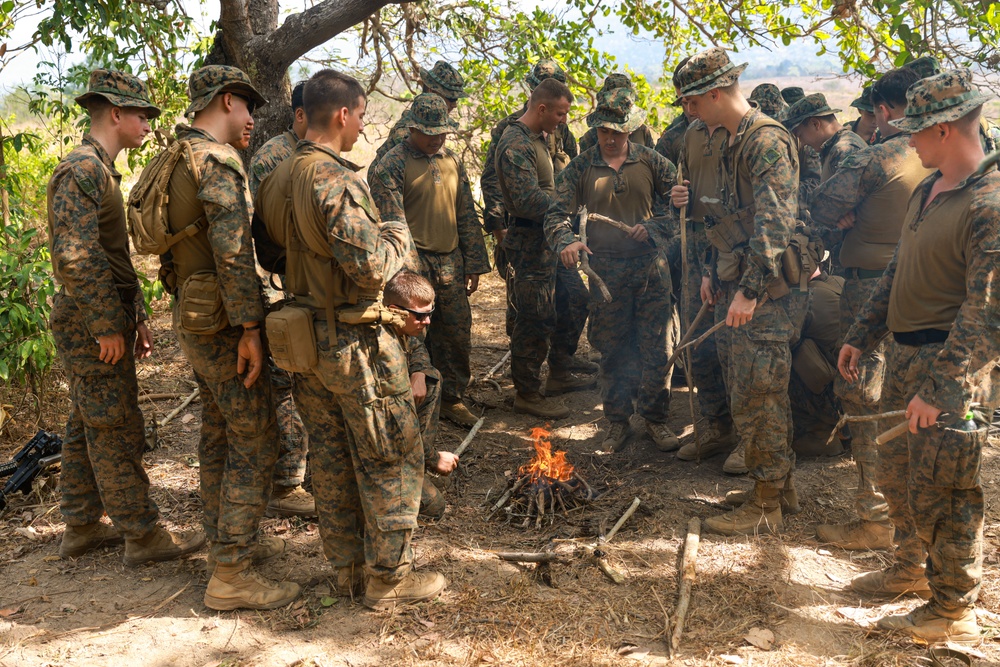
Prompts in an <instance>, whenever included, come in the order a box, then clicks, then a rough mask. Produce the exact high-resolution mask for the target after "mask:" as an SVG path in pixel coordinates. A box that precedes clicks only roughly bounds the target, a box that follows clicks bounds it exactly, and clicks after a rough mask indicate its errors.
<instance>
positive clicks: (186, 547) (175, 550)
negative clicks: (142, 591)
mask: <svg viewBox="0 0 1000 667" xmlns="http://www.w3.org/2000/svg"><path fill="white" fill-rule="evenodd" d="M204 545H205V533H203V532H202V531H200V530H192V531H189V532H185V533H171V532H170V531H168V530H166V529H164V528H163V527H162V526H156V528H154V529H153V531H152V532H151V533H150V534H149V535H147V536H146V537H143V538H141V539H138V540H125V564H126V565H129V566H133V567H134V566H136V565H142V564H143V563H148V562H150V561H153V562H160V561H164V560H173V559H175V558H180V557H181V556H186V555H187V554H189V553H193V552H195V551H197V550H198V549H201V548H202V547H203V546H204Z"/></svg>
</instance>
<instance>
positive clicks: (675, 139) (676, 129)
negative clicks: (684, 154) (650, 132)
mask: <svg viewBox="0 0 1000 667" xmlns="http://www.w3.org/2000/svg"><path fill="white" fill-rule="evenodd" d="M690 125H691V121H690V120H688V117H687V114H685V113H681V114H680V115H679V116H677V118H675V119H674V120H673V122H672V123H670V126H669V127H668V128H667V129H666V130H664V132H663V134H661V135H660V138H659V140H658V141H657V142H656V152H657V153H659V154H660V155H662V156H663V157H665V158H667V159H668V160H670V161H671V162H672V163H674V164H680V159H681V150H682V149H683V148H684V134H685V133H686V132H687V129H688V127H689V126H690ZM685 173H686V172H685Z"/></svg>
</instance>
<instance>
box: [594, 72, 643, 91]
mask: <svg viewBox="0 0 1000 667" xmlns="http://www.w3.org/2000/svg"><path fill="white" fill-rule="evenodd" d="M616 88H625V89H626V90H635V89H634V88H633V87H632V79H630V78H629V76H628V74H622V73H621V72H615V73H614V74H609V75H608V76H607V77H605V79H604V85H603V86H601V90H602V91H603V90H614V89H616Z"/></svg>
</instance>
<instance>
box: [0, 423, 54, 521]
mask: <svg viewBox="0 0 1000 667" xmlns="http://www.w3.org/2000/svg"><path fill="white" fill-rule="evenodd" d="M62 445H63V443H62V438H60V437H59V436H58V435H56V434H55V433H49V432H48V431H39V432H38V433H36V434H35V437H33V438H32V439H31V440H30V441H28V444H26V445H25V446H24V447H22V448H21V451H19V452H18V453H17V454H14V458H12V459H11V460H10V461H9V462H7V463H4V464H0V478H3V477H10V479H9V480H7V483H6V484H4V485H3V489H0V513H2V512H3V511H4V510H5V509H6V508H7V496H8V495H9V494H11V493H15V492H17V491H20V492H21V493H22V494H24V495H28V494H29V493H31V484H32V482H34V481H35V478H36V477H38V475H39V474H41V472H42V471H43V470H45V469H46V468H48V467H49V466H51V465H53V464H55V463H59V461H60V460H62Z"/></svg>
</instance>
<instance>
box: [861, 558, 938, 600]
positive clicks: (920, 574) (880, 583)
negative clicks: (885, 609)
mask: <svg viewBox="0 0 1000 667" xmlns="http://www.w3.org/2000/svg"><path fill="white" fill-rule="evenodd" d="M850 589H851V590H852V591H854V592H855V593H861V594H862V595H866V596H869V597H883V598H896V597H899V596H901V595H916V596H918V597H922V598H924V599H925V600H927V599H929V598H930V596H931V587H930V584H928V583H927V577H926V575H925V573H924V568H922V567H918V568H907V567H904V566H903V565H900V564H899V563H896V564H894V565H890V566H889V567H887V568H885V569H884V570H875V571H874V572H866V573H865V574H861V575H858V576H856V577H854V578H853V579H851V583H850Z"/></svg>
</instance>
